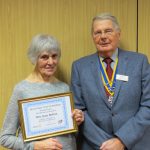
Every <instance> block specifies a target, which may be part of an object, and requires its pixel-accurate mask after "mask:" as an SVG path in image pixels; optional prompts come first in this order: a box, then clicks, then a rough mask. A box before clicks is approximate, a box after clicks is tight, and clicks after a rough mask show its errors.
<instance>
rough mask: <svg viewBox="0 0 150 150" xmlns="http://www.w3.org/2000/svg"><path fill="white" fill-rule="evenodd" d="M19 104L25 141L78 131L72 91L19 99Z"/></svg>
mask: <svg viewBox="0 0 150 150" xmlns="http://www.w3.org/2000/svg"><path fill="white" fill-rule="evenodd" d="M18 106H19V117H20V123H21V129H22V134H23V139H24V141H32V140H37V139H42V138H47V137H52V136H57V135H62V134H67V133H72V132H76V131H77V125H76V123H75V120H74V119H73V118H72V110H73V109H74V104H73V96H72V93H71V92H68V93H60V94H55V95H48V96H42V97H35V98H29V99H23V100H19V101H18Z"/></svg>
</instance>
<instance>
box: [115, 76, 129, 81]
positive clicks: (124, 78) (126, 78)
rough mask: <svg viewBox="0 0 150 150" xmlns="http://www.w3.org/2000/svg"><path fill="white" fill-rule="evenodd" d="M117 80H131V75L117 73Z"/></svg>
mask: <svg viewBox="0 0 150 150" xmlns="http://www.w3.org/2000/svg"><path fill="white" fill-rule="evenodd" d="M116 80H121V81H125V82H127V81H128V80H129V77H128V76H125V75H121V74H117V75H116Z"/></svg>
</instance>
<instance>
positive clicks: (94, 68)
mask: <svg viewBox="0 0 150 150" xmlns="http://www.w3.org/2000/svg"><path fill="white" fill-rule="evenodd" d="M98 59H99V58H98V55H97V53H95V54H94V55H93V59H92V60H91V64H92V65H91V67H92V74H93V76H94V79H95V84H96V86H97V89H98V92H99V93H100V94H99V95H100V98H102V99H103V100H104V102H105V103H106V105H107V106H108V107H110V104H109V102H108V99H107V96H106V93H105V90H104V85H103V82H102V79H101V72H100V67H99V60H98Z"/></svg>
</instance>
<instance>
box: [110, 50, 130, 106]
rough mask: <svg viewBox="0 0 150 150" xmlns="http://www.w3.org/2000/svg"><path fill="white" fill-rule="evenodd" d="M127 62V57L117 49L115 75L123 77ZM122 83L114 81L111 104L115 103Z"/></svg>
mask: <svg viewBox="0 0 150 150" xmlns="http://www.w3.org/2000/svg"><path fill="white" fill-rule="evenodd" d="M127 62H128V57H127V56H126V54H125V53H124V51H122V50H120V49H119V51H118V72H117V74H120V75H125V73H126V70H127ZM122 82H123V81H120V80H116V87H115V95H114V99H113V104H114V103H115V101H116V99H117V97H118V94H119V91H120V88H121V85H122Z"/></svg>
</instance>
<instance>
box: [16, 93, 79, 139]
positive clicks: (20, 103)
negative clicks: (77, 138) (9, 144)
mask: <svg viewBox="0 0 150 150" xmlns="http://www.w3.org/2000/svg"><path fill="white" fill-rule="evenodd" d="M66 96H69V98H70V105H71V106H70V107H71V111H73V110H74V102H73V94H72V92H67V93H59V94H53V95H47V96H40V97H34V98H28V99H21V100H18V107H19V119H20V125H21V130H22V135H23V140H24V142H28V141H33V140H38V139H44V138H48V137H53V136H58V135H62V134H68V133H73V132H77V131H78V127H77V124H76V122H75V120H74V119H73V128H72V129H67V130H64V131H58V132H53V133H47V134H42V135H38V136H32V137H27V136H26V131H25V119H24V116H23V104H24V103H28V102H34V101H36V102H37V101H42V100H46V99H49V100H50V99H53V98H57V97H66Z"/></svg>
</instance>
